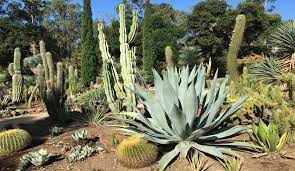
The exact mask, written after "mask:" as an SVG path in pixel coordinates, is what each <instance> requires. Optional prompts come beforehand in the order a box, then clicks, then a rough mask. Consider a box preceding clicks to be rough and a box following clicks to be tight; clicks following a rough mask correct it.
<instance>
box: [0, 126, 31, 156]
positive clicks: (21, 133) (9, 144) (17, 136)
mask: <svg viewBox="0 0 295 171" xmlns="http://www.w3.org/2000/svg"><path fill="white" fill-rule="evenodd" d="M31 141H32V137H31V135H30V134H29V133H28V132H27V131H25V130H23V129H11V130H8V131H3V132H1V133H0V151H4V153H6V154H8V153H11V152H16V151H19V150H22V149H24V148H26V147H28V146H29V145H30V143H31Z"/></svg>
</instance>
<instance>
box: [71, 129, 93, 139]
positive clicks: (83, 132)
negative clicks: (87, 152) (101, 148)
mask: <svg viewBox="0 0 295 171" xmlns="http://www.w3.org/2000/svg"><path fill="white" fill-rule="evenodd" d="M72 137H73V138H74V140H76V141H83V140H87V139H89V136H88V133H87V131H86V130H81V131H76V132H74V133H73V134H72Z"/></svg>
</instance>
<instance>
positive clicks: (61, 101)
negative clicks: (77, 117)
mask: <svg viewBox="0 0 295 171" xmlns="http://www.w3.org/2000/svg"><path fill="white" fill-rule="evenodd" d="M40 48H41V49H40V52H41V56H42V61H43V65H41V64H39V65H38V67H37V70H38V85H39V90H40V93H41V97H42V99H43V101H44V103H45V105H46V109H47V111H48V114H49V116H50V117H51V118H52V119H54V120H56V121H60V122H70V121H71V120H72V119H73V118H71V117H69V113H68V112H67V110H66V107H65V100H66V98H67V97H66V94H65V86H64V83H65V81H64V76H63V64H62V63H61V62H58V63H57V65H56V68H57V69H56V75H55V69H54V64H53V60H52V55H51V53H49V52H47V53H46V54H44V53H45V49H44V42H42V41H41V42H40Z"/></svg>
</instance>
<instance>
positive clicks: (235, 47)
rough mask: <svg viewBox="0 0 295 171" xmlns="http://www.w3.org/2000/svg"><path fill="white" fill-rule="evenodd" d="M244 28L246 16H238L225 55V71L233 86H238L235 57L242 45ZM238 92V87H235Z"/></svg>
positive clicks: (238, 78) (238, 79) (238, 76)
mask: <svg viewBox="0 0 295 171" xmlns="http://www.w3.org/2000/svg"><path fill="white" fill-rule="evenodd" d="M245 26H246V16H245V15H238V16H237V18H236V24H235V28H234V31H233V34H232V38H231V43H230V45H229V50H228V54H227V70H228V72H229V75H230V76H231V79H232V80H233V81H234V83H235V84H238V85H240V83H239V81H240V75H239V71H238V63H237V56H238V53H239V50H240V47H241V45H242V41H243V36H244V31H245ZM237 88H238V89H239V90H241V89H240V86H237Z"/></svg>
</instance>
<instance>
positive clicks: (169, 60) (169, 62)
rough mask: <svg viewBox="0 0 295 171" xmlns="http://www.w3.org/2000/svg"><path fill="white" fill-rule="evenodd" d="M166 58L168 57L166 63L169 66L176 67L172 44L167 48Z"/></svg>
mask: <svg viewBox="0 0 295 171" xmlns="http://www.w3.org/2000/svg"><path fill="white" fill-rule="evenodd" d="M165 58H166V64H167V65H168V66H169V67H175V64H174V61H173V51H172V48H171V47H170V46H167V47H166V48H165Z"/></svg>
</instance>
